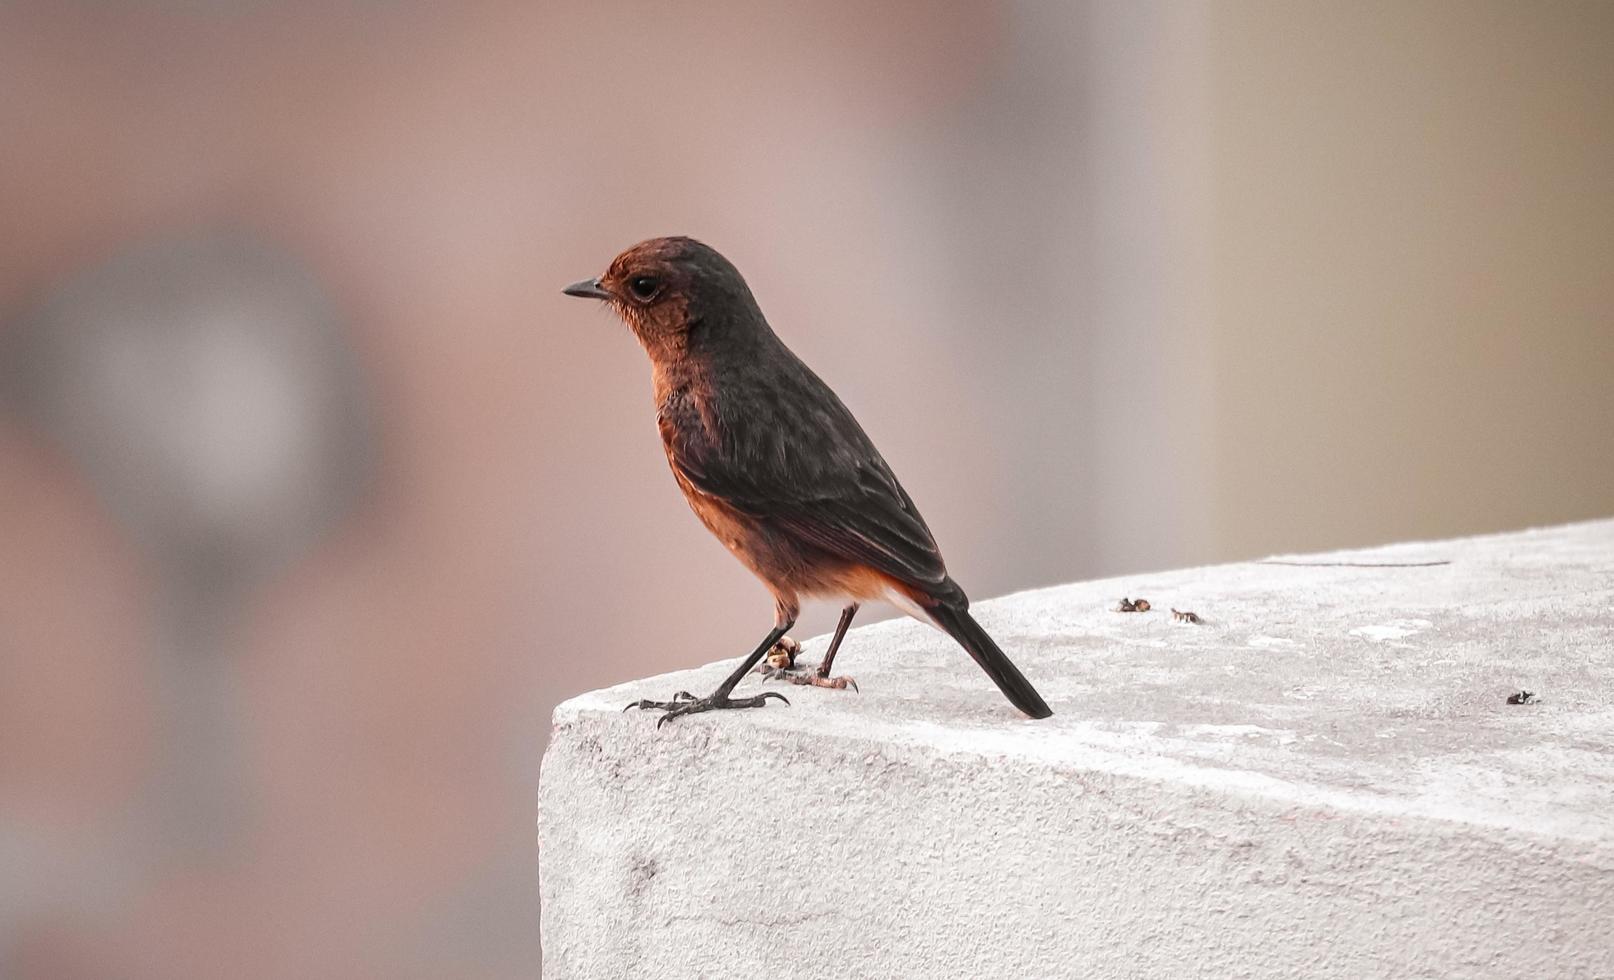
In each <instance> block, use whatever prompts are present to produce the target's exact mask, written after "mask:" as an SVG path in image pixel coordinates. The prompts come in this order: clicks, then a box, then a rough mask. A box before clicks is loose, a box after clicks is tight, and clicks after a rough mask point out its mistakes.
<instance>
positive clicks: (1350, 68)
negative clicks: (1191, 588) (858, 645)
mask: <svg viewBox="0 0 1614 980" xmlns="http://www.w3.org/2000/svg"><path fill="white" fill-rule="evenodd" d="M1611 52H1614V4H1610V3H1606V2H1601V0H1594V2H1587V3H1564V2H1540V3H1530V4H1519V3H1513V2H1494V3H1488V2H1461V3H1432V2H1405V0H1395V2H1387V3H1348V4H1347V3H1312V4H1291V3H1287V2H1274V3H1262V2H1239V3H1191V2H1182V3H1169V4H1168V3H1123V2H1119V0H1115V2H1076V3H1062V4H1053V3H1034V2H1014V0H1004V2H986V0H983V2H974V3H958V4H954V3H934V2H928V0H927V2H919V0H897V2H892V3H885V4H875V5H869V4H864V3H853V2H844V0H830V2H814V3H787V2H772V3H756V2H751V0H722V2H715V3H709V4H701V5H675V4H660V3H582V2H536V0H527V2H516V0H466V2H460V3H454V4H430V3H425V2H409V0H322V2H314V0H151V2H145V3H136V2H116V0H32V2H30V0H6V2H4V3H0V229H3V230H4V234H0V548H3V551H4V560H3V562H0V976H5V977H8V978H41V977H48V978H79V977H86V978H102V977H120V978H159V977H161V978H169V977H178V978H191V977H196V978H204V977H219V976H232V977H388V978H416V977H419V978H427V977H464V978H470V977H499V978H503V977H530V976H534V975H536V973H537V971H538V964H539V957H540V951H539V943H538V908H537V902H538V899H537V870H536V866H537V854H536V841H535V831H534V819H535V817H534V810H535V795H536V783H537V778H538V765H539V758H540V755H541V753H542V751H543V748H544V743H545V738H546V734H547V729H548V726H549V712H550V710H551V709H552V708H553V706H554V705H555V704H556V703H557V702H558V701H559V700H561V699H564V698H565V697H567V696H570V695H572V694H575V693H578V692H581V691H583V690H586V689H589V688H593V687H597V686H600V685H605V684H610V683H613V682H617V681H621V680H624V679H627V678H630V677H635V676H639V675H643V674H647V673H651V672H656V671H661V670H665V669H670V668H674V667H682V666H688V665H693V664H697V663H704V662H708V661H712V660H716V659H721V658H727V657H733V656H738V655H739V654H741V653H743V652H745V651H747V650H749V648H750V647H751V645H752V644H754V642H755V641H756V640H757V639H758V637H759V636H760V635H761V633H762V632H763V631H765V630H766V628H767V627H768V626H769V624H770V622H771V618H770V617H771V615H772V612H771V606H770V604H769V601H768V599H767V597H766V595H765V593H764V592H763V591H762V590H761V588H760V587H759V586H758V585H757V584H756V583H755V582H753V581H752V580H751V579H750V578H749V576H748V574H747V573H746V572H745V571H744V570H743V569H742V568H741V567H740V566H739V565H737V564H736V563H734V562H733V561H732V559H731V558H730V557H729V556H728V555H727V554H726V553H725V552H724V551H723V550H722V548H721V547H720V546H719V545H718V544H717V543H716V542H714V541H713V540H711V539H709V538H708V537H707V536H706V534H705V532H704V531H703V530H702V529H701V528H700V527H699V525H698V524H697V523H696V521H695V520H694V519H693V518H692V517H691V515H690V514H689V513H688V511H687V508H686V506H685V504H684V502H683V501H682V499H681V498H680V496H679V495H678V493H677V491H676V489H675V488H674V486H673V483H672V481H671V479H670V478H669V477H668V474H667V473H666V464H665V461H664V459H663V458H662V454H661V452H660V450H659V448H658V445H657V441H656V436H655V429H654V423H653V417H652V406H651V404H650V399H649V388H648V378H647V374H648V372H647V370H646V365H645V362H644V359H643V355H642V354H641V353H640V351H639V350H638V349H637V347H636V345H635V344H634V342H633V340H632V338H631V337H630V336H629V334H628V333H627V332H626V330H625V329H624V328H623V327H621V325H620V324H619V323H617V322H616V320H615V319H614V318H612V317H611V316H609V315H608V314H607V313H605V312H604V311H602V310H600V309H596V308H594V307H592V306H591V305H589V304H586V303H582V302H579V301H577V300H569V299H566V298H564V297H562V296H561V295H560V293H559V289H560V287H561V286H562V285H564V284H566V283H568V282H571V281H573V280H575V279H579V278H583V277H586V276H591V275H595V274H597V273H599V272H600V271H601V270H603V269H604V267H605V265H606V263H607V262H608V261H609V260H610V258H611V257H612V256H613V255H614V254H615V253H616V252H617V251H619V250H620V249H622V248H624V247H626V246H627V245H629V244H631V243H633V242H635V241H637V240H639V239H642V238H645V237H649V236H652V235H659V234H670V233H682V234H690V235H694V236H696V237H700V238H703V239H705V240H706V241H708V242H710V243H711V244H713V245H715V246H716V247H718V248H719V249H720V250H722V251H724V252H725V253H726V254H728V255H729V257H730V258H732V259H733V260H734V261H735V262H736V263H737V264H738V265H739V267H740V268H741V269H742V270H743V271H744V272H745V273H746V275H747V276H748V278H749V280H750V282H751V284H752V287H753V289H754V291H755V292H756V294H757V296H758V297H759V299H760V301H761V302H762V305H763V307H764V309H765V310H766V311H767V312H768V314H769V316H770V319H771V320H772V321H773V323H774V325H775V327H776V328H777V330H778V331H779V333H780V334H781V335H782V336H784V338H785V339H786V340H787V342H789V343H790V344H791V345H792V346H794V348H795V349H796V350H797V351H798V352H799V353H800V354H801V355H802V356H803V357H804V358H805V359H806V360H807V361H808V362H809V363H811V364H812V365H814V366H815V368H816V369H817V370H818V371H819V373H820V374H822V375H823V376H824V377H825V378H826V379H828V380H829V381H830V382H831V383H832V384H833V385H834V386H835V387H836V388H837V389H838V391H839V392H840V394H841V395H842V397H843V398H844V400H845V401H846V402H847V403H848V404H849V405H850V406H851V407H852V408H853V410H854V411H855V412H857V414H858V415H859V417H860V418H861V419H862V421H863V423H864V425H865V426H866V427H867V428H868V429H869V430H870V432H871V434H872V435H873V436H874V437H875V439H876V440H877V441H878V442H879V444H880V445H881V447H882V448H883V450H884V452H885V455H886V456H887V458H888V459H889V460H890V462H891V463H892V465H893V467H894V468H895V470H896V471H897V472H898V473H899V474H901V475H902V478H903V480H904V482H905V484H906V485H907V487H908V489H909V490H910V491H911V492H912V494H913V495H914V497H915V498H916V499H917V500H919V501H920V503H921V505H922V507H923V509H924V512H925V514H926V516H927V518H928V519H929V522H930V524H931V525H932V527H933V528H934V530H935V531H936V534H937V536H938V538H939V540H940V541H941V542H942V544H943V545H944V547H945V549H946V552H947V555H948V557H949V562H950V565H951V567H952V569H953V571H954V572H955V573H956V574H957V575H958V577H959V578H960V580H961V581H963V582H964V583H965V584H966V586H967V587H968V588H969V590H970V592H971V594H972V595H973V596H975V597H976V598H977V599H985V598H988V597H991V596H993V595H998V594H1002V593H1004V592H1008V591H1012V590H1018V589H1024V588H1029V587H1033V586H1040V585H1047V584H1051V583H1056V582H1061V581H1068V580H1074V579H1081V578H1087V577H1094V576H1108V575H1118V574H1124V573H1127V572H1132V571H1142V570H1146V569H1155V568H1163V567H1170V566H1178V565H1185V564H1192V563H1202V562H1214V561H1228V560H1237V559H1244V558H1250V557H1255V556H1261V555H1265V554H1268V553H1271V552H1275V551H1298V550H1307V549H1318V548H1329V547H1335V546H1347V545H1368V544H1374V543H1379V542H1386V541H1392V540H1397V539H1405V538H1420V537H1437V536H1445V535H1458V534H1472V533H1479V532H1487V531H1498V530H1503V529H1510V528H1518V527H1523V526H1527V525H1536V524H1547V523H1553V522H1562V521H1571V520H1578V519H1585V518H1592V517H1598V516H1608V515H1610V514H1614V425H1611V424H1610V422H1611V419H1614V125H1611V121H1614V57H1611V56H1610V53H1611ZM832 623H833V610H816V611H815V612H814V613H813V614H812V615H811V616H810V617H809V618H808V619H807V620H806V621H805V622H804V624H803V625H802V626H800V627H798V635H799V636H801V637H803V638H805V637H807V636H810V635H814V634H816V633H819V632H821V631H823V630H825V629H827V628H828V627H829V626H830V625H832ZM848 651H849V652H848V653H847V654H846V658H845V660H844V661H843V662H844V663H845V664H846V667H847V670H848V671H849V672H851V673H852V674H854V675H855V674H856V673H857V652H856V649H855V644H854V646H853V647H849V648H848Z"/></svg>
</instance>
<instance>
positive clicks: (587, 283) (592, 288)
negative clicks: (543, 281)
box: [561, 279, 612, 299]
mask: <svg viewBox="0 0 1614 980" xmlns="http://www.w3.org/2000/svg"><path fill="white" fill-rule="evenodd" d="M561 292H563V293H565V294H566V295H567V296H581V297H583V298H584V299H611V298H612V297H611V294H610V293H608V292H606V291H605V290H604V289H603V288H601V287H600V281H599V280H598V279H584V280H583V281H582V282H574V283H572V284H571V285H570V286H567V287H566V288H565V289H562V290H561Z"/></svg>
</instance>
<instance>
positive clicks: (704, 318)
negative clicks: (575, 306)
mask: <svg viewBox="0 0 1614 980" xmlns="http://www.w3.org/2000/svg"><path fill="white" fill-rule="evenodd" d="M562 292H563V293H565V294H566V295H568V296H576V297H582V298H587V299H594V300H600V301H602V302H604V303H605V304H606V305H607V306H609V307H610V309H611V310H612V311H614V312H615V313H616V314H617V315H618V316H619V317H620V318H621V319H622V321H623V322H624V323H625V324H626V325H627V326H628V328H629V329H630V330H631V331H632V333H633V334H634V336H635V337H637V338H638V340H639V343H640V345H641V346H643V348H644V350H645V353H646V354H647V355H648V356H649V359H650V367H651V380H652V389H653V393H654V397H655V404H656V425H657V429H658V430H659V432H660V435H661V444H662V448H663V449H664V450H665V451H666V454H667V462H668V464H669V465H670V466H671V468H672V474H673V479H674V480H675V481H676V482H677V484H678V487H679V489H681V490H682V491H683V493H684V497H685V498H686V499H687V500H688V502H689V505H690V508H691V509H693V510H694V512H695V515H696V517H698V518H699V519H700V521H701V523H702V524H704V525H705V526H706V528H707V530H709V531H711V533H712V534H713V535H714V536H716V537H717V539H718V540H719V541H721V542H722V543H723V545H724V546H725V547H727V548H728V550H729V551H731V552H733V554H734V556H735V557H736V558H738V559H739V560H740V562H741V563H743V564H744V565H745V566H746V567H747V568H749V569H750V570H751V571H752V573H754V574H755V575H756V577H757V578H758V579H760V580H761V581H762V584H763V585H764V586H766V587H767V589H768V591H769V592H770V593H771V594H772V596H773V601H774V625H773V628H772V630H770V631H769V632H768V634H767V636H766V637H765V638H764V639H763V640H762V642H761V643H760V644H758V646H757V647H756V649H755V650H753V651H752V652H751V654H750V655H749V656H748V657H746V659H745V661H744V662H743V663H742V664H741V665H740V666H739V668H738V669H736V670H735V671H734V672H733V673H732V674H730V675H729V676H728V677H727V678H726V679H725V680H724V681H723V682H722V683H721V684H719V685H718V687H717V689H716V690H715V691H713V692H712V693H711V694H709V695H707V696H705V697H695V696H694V695H692V694H690V693H688V692H686V691H680V692H678V693H677V694H675V695H673V697H672V698H671V700H668V701H653V700H648V699H643V700H639V701H635V702H633V703H632V704H629V705H628V706H627V708H624V709H623V710H628V709H632V708H639V709H647V710H658V711H661V712H662V714H661V716H660V717H659V718H658V719H657V727H658V728H659V727H660V726H661V725H663V724H665V723H667V722H668V721H670V720H672V719H674V718H678V717H682V716H685V715H691V714H696V713H700V712H706V711H717V710H726V709H734V708H759V707H762V706H763V705H764V704H766V703H767V701H768V700H769V699H771V698H777V699H778V700H780V701H783V702H785V703H786V704H788V703H789V702H788V700H787V699H786V698H785V697H784V696H783V695H782V694H779V693H778V692H776V691H766V692H764V693H762V694H758V695H754V696H751V697H734V696H733V694H734V689H735V687H737V686H738V685H739V683H740V682H741V681H742V680H743V679H744V678H745V677H746V675H747V674H749V673H750V672H751V670H752V668H753V667H755V666H756V664H757V662H758V661H759V660H761V659H762V658H763V656H765V655H766V654H767V653H768V651H769V650H771V649H773V647H774V646H775V644H776V643H778V642H779V641H780V640H781V639H783V638H784V637H785V634H786V633H787V632H788V631H789V630H790V628H791V627H792V626H794V625H795V622H796V617H797V615H798V614H799V613H800V610H801V603H802V601H803V600H805V599H830V600H836V601H840V602H843V603H844V606H843V608H842V611H841V616H840V621H839V623H838V624H837V625H836V628H835V633H834V635H833V637H832V638H831V640H830V643H829V647H828V649H827V651H826V653H825V654H824V659H823V662H822V663H821V664H820V665H819V667H818V669H817V675H816V676H817V677H818V678H820V679H827V678H828V677H829V675H830V670H831V666H832V664H833V663H834V660H835V654H836V652H837V651H838V650H839V649H840V646H841V641H842V640H843V639H844V638H845V636H846V631H847V629H848V628H849V627H850V626H851V624H852V618H853V617H854V616H855V615H856V614H857V611H858V609H859V607H860V606H861V605H862V604H863V603H865V602H869V601H873V600H884V601H888V602H890V603H891V604H892V605H895V606H896V607H897V608H898V609H900V610H902V611H903V612H906V613H907V614H909V615H910V616H913V617H914V618H916V619H918V620H920V621H921V622H925V623H929V624H932V625H934V626H936V627H938V628H939V629H941V630H942V631H944V632H946V633H947V634H948V635H949V636H951V637H952V638H953V639H954V640H956V641H957V642H958V644H959V645H960V646H961V647H963V648H964V650H965V651H966V652H967V653H968V654H969V655H970V656H971V657H972V658H974V660H975V662H976V663H977V664H978V665H979V666H980V667H981V669H982V670H983V671H985V672H986V675H987V676H988V677H990V678H991V679H992V681H993V682H994V683H995V684H996V685H997V687H998V689H999V690H1000V691H1001V692H1002V693H1003V695H1004V696H1005V697H1006V698H1007V699H1008V700H1009V702H1010V703H1011V704H1013V705H1014V706H1015V707H1016V708H1018V709H1019V710H1020V711H1022V712H1023V713H1025V714H1026V715H1028V716H1029V717H1031V718H1046V717H1048V716H1049V715H1051V714H1052V713H1053V712H1052V711H1051V710H1050V709H1049V707H1048V704H1047V702H1045V701H1044V700H1043V699H1042V696H1041V695H1039V694H1038V693H1037V690H1036V688H1034V687H1033V686H1032V685H1031V682H1030V681H1028V680H1026V678H1025V676H1024V675H1023V674H1021V673H1020V671H1019V669H1018V668H1016V667H1015V665H1014V664H1013V663H1012V662H1011V661H1010V660H1009V658H1008V657H1007V656H1006V655H1005V654H1004V653H1003V651H1002V650H1001V649H999V647H998V645H997V644H996V643H995V642H993V640H992V637H991V636H989V635H987V632H986V631H985V630H984V629H982V628H981V626H980V624H979V623H977V622H976V621H975V619H974V618H973V617H972V616H971V615H970V612H969V598H968V597H967V596H966V595H965V594H964V590H963V589H962V588H960V587H959V585H958V583H957V582H955V581H954V580H953V578H952V576H951V575H949V574H948V571H947V566H946V563H945V562H944V561H943V560H942V555H941V551H940V550H939V549H938V547H937V545H936V539H935V537H934V536H933V535H932V534H931V531H930V528H929V526H927V525H926V524H925V520H924V518H923V517H921V516H920V514H919V509H918V508H917V507H915V506H914V502H913V499H912V498H911V497H909V496H908V493H907V491H906V490H904V489H903V488H902V484H900V483H898V482H897V478H896V476H895V475H894V474H893V473H892V472H891V467H890V466H888V465H886V461H885V459H884V458H883V457H882V456H881V455H880V452H879V450H877V449H875V447H874V443H873V442H872V441H871V440H870V439H869V437H868V435H867V434H866V433H865V432H864V431H863V427H862V426H861V425H859V424H858V422H857V420H856V419H855V418H854V417H853V416H852V413H851V411H849V410H848V409H847V407H846V406H845V405H844V404H843V403H842V402H841V400H840V398H838V397H837V396H836V395H835V392H834V391H832V390H831V389H830V387H829V385H827V384H825V383H824V382H823V381H822V380H821V379H820V378H819V377H818V375H816V374H814V373H813V371H812V369H811V368H809V367H808V366H807V365H806V364H804V363H803V362H802V361H801V359H800V358H798V357H797V356H796V355H795V354H794V353H793V352H792V351H791V350H790V348H789V347H787V346H785V343H784V341H783V340H781V339H780V338H779V336H778V335H777V334H776V333H775V332H774V330H773V327H772V326H770V325H769V323H768V320H767V318H766V317H765V316H763V313H762V309H761V307H760V306H759V305H758V304H757V301H756V298H755V297H754V296H753V295H752V293H751V289H750V287H749V286H748V285H746V281H745V279H744V277H743V276H741V275H740V272H739V270H738V269H737V268H735V266H734V264H733V263H732V262H730V261H729V260H728V259H726V258H724V257H723V256H722V255H721V254H719V253H718V252H717V250H715V249H713V248H712V247H710V246H708V245H706V244H703V243H702V242H699V241H696V240H695V239H693V238H687V237H682V236H675V237H664V238H652V239H648V240H646V241H642V242H640V243H638V244H637V245H634V246H632V247H631V248H629V249H627V250H626V251H624V252H622V253H621V254H620V255H618V256H617V257H616V258H615V259H613V260H612V261H611V263H610V265H609V267H608V268H607V269H606V271H605V273H604V274H603V275H601V276H599V277H597V278H593V279H584V280H582V281H580V282H575V283H572V284H571V285H569V286H567V287H565V288H564V289H563V290H562ZM826 686H834V685H826Z"/></svg>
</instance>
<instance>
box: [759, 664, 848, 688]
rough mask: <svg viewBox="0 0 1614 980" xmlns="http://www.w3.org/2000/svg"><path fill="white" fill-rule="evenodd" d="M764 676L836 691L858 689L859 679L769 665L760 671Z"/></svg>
mask: <svg viewBox="0 0 1614 980" xmlns="http://www.w3.org/2000/svg"><path fill="white" fill-rule="evenodd" d="M760 673H761V674H762V676H763V678H764V679H766V680H770V681H784V682H786V683H788V684H801V685H811V686H813V687H827V688H829V689H831V690H834V691H844V690H846V689H847V688H851V689H852V690H854V691H855V690H857V681H855V680H853V679H852V678H850V677H847V676H846V675H844V674H843V675H841V676H840V677H831V676H829V675H828V674H823V673H819V671H818V670H816V669H812V670H792V669H790V668H788V667H767V668H764V669H762V670H761V671H760Z"/></svg>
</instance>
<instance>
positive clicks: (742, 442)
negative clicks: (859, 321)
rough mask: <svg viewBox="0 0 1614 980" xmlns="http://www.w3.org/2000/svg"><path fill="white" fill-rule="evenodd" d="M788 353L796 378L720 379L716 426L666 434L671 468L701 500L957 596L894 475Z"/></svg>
mask: <svg viewBox="0 0 1614 980" xmlns="http://www.w3.org/2000/svg"><path fill="white" fill-rule="evenodd" d="M784 354H785V356H786V357H787V358H789V361H790V362H793V366H794V367H795V368H797V370H795V371H780V372H768V373H769V375H771V376H769V377H763V378H755V377H743V376H742V377H728V378H719V379H717V381H718V382H719V383H717V384H715V385H713V389H714V390H715V391H716V393H717V394H716V395H715V396H714V397H715V399H716V400H715V401H714V402H713V404H712V406H711V408H713V409H715V410H714V411H708V412H703V413H701V414H702V415H703V417H704V418H705V419H706V420H707V421H708V422H709V423H710V424H709V425H688V424H681V425H676V427H675V428H676V431H675V432H671V433H667V432H664V435H670V436H671V439H672V440H673V441H670V442H669V444H668V445H669V450H670V452H669V457H670V458H671V459H672V461H673V465H674V466H676V467H677V468H678V470H679V471H680V472H681V473H682V475H683V476H684V477H685V478H686V479H687V480H688V481H689V482H690V483H691V484H692V485H693V486H694V487H695V488H696V489H697V490H698V491H700V492H701V493H705V494H708V495H711V496H714V497H717V498H720V499H722V500H724V501H726V502H727V503H729V504H730V505H731V506H733V507H735V508H737V509H739V510H741V511H743V512H744V513H746V514H749V515H751V516H753V517H757V518H759V519H762V520H764V521H766V522H767V523H768V525H769V526H771V527H773V528H774V529H776V530H778V531H780V532H782V533H785V534H788V535H791V536H792V537H794V538H795V539H797V540H798V541H801V542H803V543H806V544H809V545H812V546H814V547H816V548H819V549H821V550H823V551H826V552H829V553H830V554H833V555H837V556H839V557H841V558H844V559H847V560H849V561H853V562H857V563H860V564H864V565H867V566H869V567H871V568H873V569H875V570H877V571H880V572H883V573H885V574H886V575H889V576H891V577H892V578H894V579H896V580H898V581H900V582H904V583H906V584H908V585H911V586H913V587H915V588H916V589H918V590H919V591H921V592H924V593H927V594H948V593H950V592H952V591H953V587H951V586H950V582H949V580H948V578H947V568H946V566H945V565H944V564H943V562H942V557H941V552H940V551H939V550H938V549H937V547H936V540H935V538H934V537H932V536H931V533H930V528H929V527H927V526H926V525H925V521H924V518H923V517H921V516H920V515H919V510H918V508H916V507H915V506H914V503H913V500H912V499H911V498H910V497H909V496H908V494H907V492H906V491H904V490H903V489H902V485H901V484H899V483H898V482H897V478H896V477H895V476H894V475H893V474H892V472H891V468H890V467H889V466H887V465H886V462H885V460H884V459H882V458H881V457H880V453H879V451H878V450H876V449H875V448H874V444H873V443H872V442H870V441H869V437H868V436H867V435H866V434H865V433H864V432H863V429H862V427H861V426H859V425H858V424H857V420H856V419H854V418H853V417H852V414H851V412H849V411H848V410H847V409H846V406H845V405H843V404H841V401H840V399H839V398H837V397H836V396H835V394H834V392H832V391H831V390H830V389H829V387H828V386H827V385H825V384H824V383H823V382H822V381H820V380H819V379H818V378H817V376H816V375H814V374H813V373H812V372H811V371H810V370H808V369H807V367H806V366H805V365H803V364H801V362H800V361H797V360H796V359H795V357H794V355H792V354H790V353H789V352H788V351H785V352H784ZM664 425H665V422H664ZM714 430H715V431H714Z"/></svg>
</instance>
